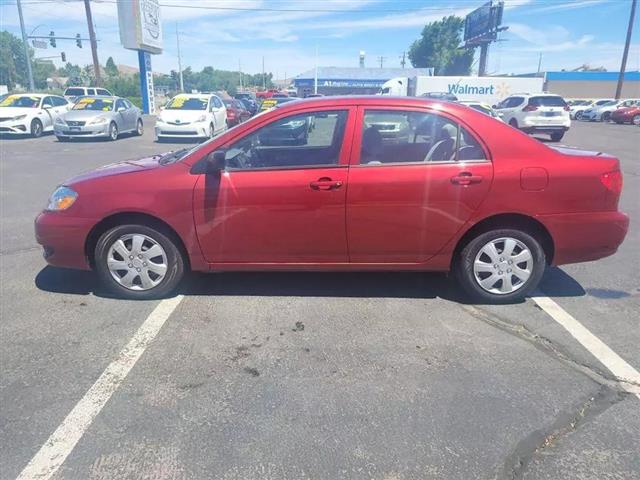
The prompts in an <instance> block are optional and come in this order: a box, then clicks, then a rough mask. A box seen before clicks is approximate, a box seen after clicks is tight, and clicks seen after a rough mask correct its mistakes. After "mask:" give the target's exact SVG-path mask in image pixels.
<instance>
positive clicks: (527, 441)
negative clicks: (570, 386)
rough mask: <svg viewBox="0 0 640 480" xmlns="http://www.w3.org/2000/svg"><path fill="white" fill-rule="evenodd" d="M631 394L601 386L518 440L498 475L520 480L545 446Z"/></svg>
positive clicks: (550, 445)
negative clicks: (543, 426) (545, 426)
mask: <svg viewBox="0 0 640 480" xmlns="http://www.w3.org/2000/svg"><path fill="white" fill-rule="evenodd" d="M630 395H631V394H630V393H627V392H621V391H617V390H614V389H612V388H610V387H609V386H607V385H601V386H600V388H599V389H598V391H597V392H596V393H595V394H593V395H591V396H590V397H589V398H587V399H586V400H584V401H582V402H580V404H579V405H578V406H577V407H576V408H574V409H572V410H570V411H567V412H561V413H560V414H559V415H558V416H557V417H556V419H555V420H554V421H553V423H552V424H551V425H549V426H548V427H547V428H543V429H540V430H535V431H533V432H531V433H529V434H528V435H527V436H525V437H524V438H523V439H522V440H520V441H519V442H518V443H517V444H516V446H515V448H514V449H513V451H512V452H511V453H510V454H509V455H508V456H507V458H506V459H505V462H504V466H503V470H502V474H501V475H498V478H500V479H504V480H507V479H508V480H519V479H521V478H523V476H524V473H525V471H526V469H527V467H528V466H529V464H530V463H531V460H533V458H534V457H535V456H536V455H538V454H540V453H541V452H542V451H544V450H545V449H548V448H552V447H553V446H554V445H556V444H557V443H558V442H559V441H560V440H561V439H562V438H563V437H565V436H566V435H569V434H571V433H572V432H574V431H576V430H577V429H578V428H580V427H581V426H582V425H584V424H585V423H587V422H589V421H591V420H593V419H595V418H596V417H598V416H599V415H601V414H602V413H603V412H605V411H606V410H607V409H608V408H609V407H611V406H613V405H615V404H616V403H619V402H621V401H622V400H624V399H625V398H627V397H628V396H630Z"/></svg>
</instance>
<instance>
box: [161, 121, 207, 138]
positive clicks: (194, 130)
mask: <svg viewBox="0 0 640 480" xmlns="http://www.w3.org/2000/svg"><path fill="white" fill-rule="evenodd" d="M155 133H156V138H168V137H173V138H206V137H208V136H209V125H208V124H207V123H205V122H199V123H187V124H185V125H176V124H173V123H164V122H158V121H156V126H155Z"/></svg>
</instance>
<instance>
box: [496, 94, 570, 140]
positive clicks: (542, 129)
mask: <svg viewBox="0 0 640 480" xmlns="http://www.w3.org/2000/svg"><path fill="white" fill-rule="evenodd" d="M495 109H496V110H497V112H498V114H500V116H501V117H502V120H504V121H505V122H506V123H508V124H509V125H511V126H512V127H515V128H518V129H520V130H522V131H523V132H525V133H545V134H548V135H549V136H550V137H551V140H552V141H554V142H559V141H560V140H562V137H563V136H564V134H565V132H566V131H567V130H569V128H570V127H571V118H570V117H569V105H567V102H565V101H564V99H563V98H562V97H561V96H559V95H554V94H551V93H534V94H529V93H523V94H515V95H511V96H510V97H507V98H505V99H504V100H503V101H502V102H500V103H499V104H498V105H496V106H495Z"/></svg>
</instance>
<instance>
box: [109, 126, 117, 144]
mask: <svg viewBox="0 0 640 480" xmlns="http://www.w3.org/2000/svg"><path fill="white" fill-rule="evenodd" d="M108 138H109V140H112V141H113V140H117V139H118V126H117V125H116V124H115V123H114V122H111V125H109V137H108Z"/></svg>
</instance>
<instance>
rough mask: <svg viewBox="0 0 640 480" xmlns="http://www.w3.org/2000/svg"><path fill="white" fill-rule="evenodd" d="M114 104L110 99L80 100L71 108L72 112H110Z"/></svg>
mask: <svg viewBox="0 0 640 480" xmlns="http://www.w3.org/2000/svg"><path fill="white" fill-rule="evenodd" d="M113 105H114V102H113V100H112V99H110V98H88V97H86V98H81V99H80V100H78V102H77V103H76V104H75V105H74V106H73V110H96V111H100V112H110V111H111V110H113Z"/></svg>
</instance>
